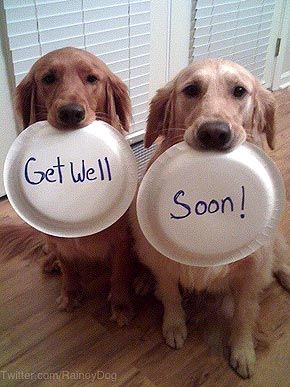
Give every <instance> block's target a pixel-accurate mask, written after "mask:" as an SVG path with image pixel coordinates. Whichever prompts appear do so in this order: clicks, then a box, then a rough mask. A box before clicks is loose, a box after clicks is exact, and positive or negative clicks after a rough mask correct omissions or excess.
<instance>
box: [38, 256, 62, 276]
mask: <svg viewBox="0 0 290 387" xmlns="http://www.w3.org/2000/svg"><path fill="white" fill-rule="evenodd" d="M42 271H43V273H45V274H60V273H61V269H60V264H59V260H58V259H57V258H56V257H55V256H54V255H50V256H48V257H47V258H45V261H44V262H43V265H42Z"/></svg>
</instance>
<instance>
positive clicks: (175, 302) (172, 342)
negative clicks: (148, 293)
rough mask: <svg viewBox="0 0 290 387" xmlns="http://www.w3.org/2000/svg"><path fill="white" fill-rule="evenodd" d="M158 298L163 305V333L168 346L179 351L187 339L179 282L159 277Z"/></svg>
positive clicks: (162, 276) (165, 276) (166, 276)
mask: <svg viewBox="0 0 290 387" xmlns="http://www.w3.org/2000/svg"><path fill="white" fill-rule="evenodd" d="M156 296H157V298H159V299H160V300H161V302H162V304H163V308H164V314H163V325H162V331H163V336H164V338H165V341H166V344H168V345H169V346H170V347H172V348H175V349H179V348H181V347H182V346H183V344H184V342H185V339H186V337H187V328H186V320H185V312H184V310H183V307H182V297H181V294H180V291H179V287H178V282H177V281H176V279H174V278H169V276H168V275H166V273H165V275H162V274H161V275H159V277H158V278H157V286H156Z"/></svg>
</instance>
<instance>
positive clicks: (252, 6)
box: [190, 0, 275, 80]
mask: <svg viewBox="0 0 290 387" xmlns="http://www.w3.org/2000/svg"><path fill="white" fill-rule="evenodd" d="M274 6H275V0H197V1H196V6H195V9H194V10H193V20H194V28H193V32H192V33H193V36H192V46H191V53H190V56H191V58H192V59H197V58H207V57H218V58H219V57H222V58H226V59H230V60H233V61H234V62H237V63H239V64H241V65H242V66H244V67H246V68H247V69H248V70H249V71H251V72H252V73H253V74H254V75H255V76H256V77H257V78H259V79H261V80H262V79H263V74H264V68H265V61H266V53H267V47H268V43H269V38H270V31H271V24H272V17H273V11H274Z"/></svg>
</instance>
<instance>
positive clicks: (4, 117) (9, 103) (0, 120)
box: [0, 10, 17, 196]
mask: <svg viewBox="0 0 290 387" xmlns="http://www.w3.org/2000/svg"><path fill="white" fill-rule="evenodd" d="M2 20H3V14H2V10H1V24H2ZM2 25H3V24H2ZM1 32H2V31H1ZM3 35H4V34H3V33H1V37H3ZM4 46H5V44H4V42H3V41H2V39H0V79H1V88H0V101H1V108H0V133H1V140H0V196H3V195H5V191H4V184H3V167H4V161H5V157H6V154H7V152H8V149H9V147H10V145H11V144H12V142H13V140H14V139H15V138H16V136H17V125H16V121H15V115H14V112H13V97H12V91H11V89H12V86H11V82H9V75H8V71H7V65H6V60H7V57H8V53H5V48H4Z"/></svg>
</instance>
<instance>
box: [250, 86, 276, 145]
mask: <svg viewBox="0 0 290 387" xmlns="http://www.w3.org/2000/svg"><path fill="white" fill-rule="evenodd" d="M253 128H255V129H256V132H257V133H264V134H265V135H266V139H267V143H268V145H269V147H270V148H271V149H274V146H275V98H274V96H273V94H272V93H271V92H270V91H268V90H266V89H264V88H263V87H262V86H261V85H260V84H259V83H258V82H257V87H256V91H255V95H254V111H253Z"/></svg>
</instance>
